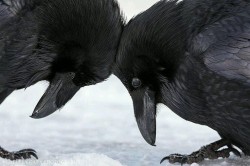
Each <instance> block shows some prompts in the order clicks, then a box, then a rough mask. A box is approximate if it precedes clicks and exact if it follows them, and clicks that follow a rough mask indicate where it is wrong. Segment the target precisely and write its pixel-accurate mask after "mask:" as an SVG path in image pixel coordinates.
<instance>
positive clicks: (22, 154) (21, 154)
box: [0, 147, 38, 160]
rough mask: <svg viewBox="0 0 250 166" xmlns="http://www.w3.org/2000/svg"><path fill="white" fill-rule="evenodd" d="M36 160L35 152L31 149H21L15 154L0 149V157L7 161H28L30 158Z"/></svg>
mask: <svg viewBox="0 0 250 166" xmlns="http://www.w3.org/2000/svg"><path fill="white" fill-rule="evenodd" d="M32 156H33V157H35V158H36V159H38V157H37V155H36V151H35V150H33V149H23V150H20V151H17V152H8V151H6V150H5V149H3V148H2V147H0V157H1V158H4V159H9V160H20V159H29V158H31V157H32Z"/></svg>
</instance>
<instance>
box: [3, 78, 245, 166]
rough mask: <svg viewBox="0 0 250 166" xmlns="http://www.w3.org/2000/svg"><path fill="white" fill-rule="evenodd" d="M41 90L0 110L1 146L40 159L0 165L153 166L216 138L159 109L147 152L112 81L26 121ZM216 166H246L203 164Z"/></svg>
mask: <svg viewBox="0 0 250 166" xmlns="http://www.w3.org/2000/svg"><path fill="white" fill-rule="evenodd" d="M45 85H46V83H40V84H38V85H36V86H33V87H31V88H29V89H27V90H26V91H23V90H20V91H18V92H15V93H14V94H12V95H11V96H10V97H9V98H8V99H7V100H6V102H4V104H2V105H1V108H0V128H1V137H0V145H1V146H3V147H4V148H6V149H8V150H19V149H22V148H34V149H36V150H37V152H38V155H39V160H35V159H32V160H27V161H17V162H12V161H8V160H3V159H0V165H1V166H82V165H84V166H85V165H86V166H120V165H127V166H157V165H160V164H159V161H160V160H161V158H162V157H164V156H165V155H168V154H171V153H176V152H178V153H190V152H192V151H194V150H197V149H198V148H199V147H201V146H202V145H205V144H208V143H210V142H212V141H215V140H217V139H219V137H218V135H217V134H216V132H214V131H213V130H210V129H209V128H207V127H204V126H199V125H196V124H192V123H190V122H186V121H184V120H182V119H181V118H179V117H178V116H176V115H175V114H173V113H172V112H171V111H170V110H168V109H167V108H165V107H164V106H163V105H160V106H159V113H158V118H157V120H158V126H157V142H156V145H157V146H156V147H151V146H150V145H148V144H147V143H146V142H145V141H144V140H143V138H142V136H141V135H140V133H139V130H138V128H137V124H136V122H135V118H134V115H133V109H132V101H131V99H130V97H129V95H128V93H127V92H126V89H125V88H124V87H123V85H122V84H121V83H120V81H119V80H118V79H116V77H114V76H112V77H111V78H110V79H109V80H108V81H106V82H104V83H102V84H99V85H96V86H92V87H88V88H85V89H82V90H81V91H80V92H79V93H78V94H77V95H76V96H75V97H74V99H73V100H71V101H70V102H69V103H68V104H67V105H66V106H65V107H64V108H63V109H62V110H61V111H60V112H56V113H54V114H53V115H51V116H49V117H47V118H45V119H41V120H35V119H31V118H29V115H31V113H32V110H33V108H34V107H35V105H36V102H37V101H38V99H39V98H40V97H41V95H42V93H43V91H44V89H45V88H46V86H45ZM166 164H167V165H170V164H168V163H164V164H163V165H166ZM218 164H223V165H235V166H236V165H237V166H238V165H250V159H245V158H244V159H239V158H237V157H235V156H232V157H231V158H230V159H226V160H222V159H221V160H217V161H205V162H203V163H202V165H218Z"/></svg>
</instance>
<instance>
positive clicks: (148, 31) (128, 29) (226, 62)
mask: <svg viewBox="0 0 250 166" xmlns="http://www.w3.org/2000/svg"><path fill="white" fill-rule="evenodd" d="M114 73H115V75H116V76H117V77H118V78H119V79H120V80H121V82H122V83H123V84H124V85H125V86H126V88H127V90H128V92H129V93H130V95H131V97H132V100H133V105H134V112H135V117H136V120H137V124H138V127H139V129H140V132H141V134H142V136H143V137H144V139H145V140H146V141H147V142H148V143H149V144H151V145H154V144H155V137H156V105H157V103H163V104H165V105H166V106H168V107H169V108H170V109H171V110H172V111H173V112H174V113H176V114H177V115H179V116H180V117H182V118H183V119H185V120H188V121H191V122H194V123H197V124H201V125H206V126H208V127H210V128H212V129H214V130H215V131H217V132H218V134H219V135H220V136H221V140H219V141H217V142H214V143H212V144H210V145H208V146H204V147H203V148H201V149H200V150H198V151H196V152H194V153H192V154H190V155H180V154H173V155H170V156H167V157H165V158H164V159H163V160H162V161H164V160H166V159H168V160H169V161H170V162H171V163H175V162H180V163H193V162H200V161H202V160H204V159H205V158H209V159H215V158H219V157H224V158H226V157H229V153H230V152H233V153H234V154H236V155H237V156H240V155H241V154H240V152H239V151H238V150H237V149H236V148H235V147H238V148H239V149H241V150H242V152H243V153H244V154H246V155H250V1H249V0H221V1H218V0H183V1H177V0H170V1H166V0H162V1H159V2H157V3H156V4H155V5H153V6H152V7H151V8H149V9H148V10H146V11H144V12H143V13H141V14H139V15H137V16H136V17H134V18H133V19H132V20H130V21H129V23H128V24H127V25H126V26H125V28H124V31H123V34H122V38H121V41H120V46H119V48H118V55H117V58H116V66H115V68H114ZM224 146H226V147H225V148H224V149H220V148H223V147H224Z"/></svg>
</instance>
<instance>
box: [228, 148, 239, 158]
mask: <svg viewBox="0 0 250 166" xmlns="http://www.w3.org/2000/svg"><path fill="white" fill-rule="evenodd" d="M228 147H229V149H230V150H231V152H233V154H234V155H235V156H238V157H240V158H241V157H242V156H241V153H240V152H239V151H238V150H237V149H235V148H234V147H233V146H232V145H230V146H228Z"/></svg>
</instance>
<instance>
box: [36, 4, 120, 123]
mask: <svg viewBox="0 0 250 166" xmlns="http://www.w3.org/2000/svg"><path fill="white" fill-rule="evenodd" d="M46 2H47V3H43V4H42V6H41V7H40V8H39V10H38V14H37V17H38V20H39V21H38V22H39V26H38V27H39V28H38V29H39V40H38V56H41V59H45V61H47V62H48V63H49V64H50V67H49V69H50V72H49V73H50V76H49V78H47V80H48V81H49V82H50V86H49V88H48V90H47V91H46V93H45V94H44V96H43V97H42V98H41V100H40V101H39V103H38V105H37V107H36V108H35V111H34V113H33V115H32V117H34V118H43V117H45V116H48V115H50V114H51V113H53V112H54V111H56V110H57V109H59V108H60V107H62V106H63V105H65V104H66V103H67V101H68V100H70V99H71V98H72V97H73V96H74V95H75V93H76V92H77V91H78V90H79V89H80V88H81V87H84V86H88V85H94V84H96V83H99V82H102V81H104V80H105V79H107V78H108V77H109V76H110V74H111V70H112V66H113V64H114V61H115V55H116V52H117V49H118V45H119V41H120V36H121V33H122V30H123V27H124V22H123V18H122V16H121V11H120V9H119V6H118V3H117V2H116V1H115V0H48V1H46ZM41 70H42V69H41Z"/></svg>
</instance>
